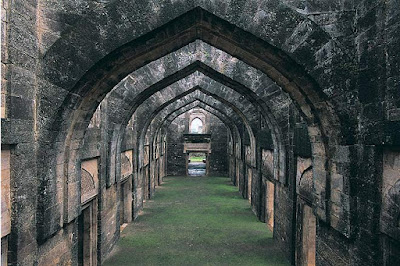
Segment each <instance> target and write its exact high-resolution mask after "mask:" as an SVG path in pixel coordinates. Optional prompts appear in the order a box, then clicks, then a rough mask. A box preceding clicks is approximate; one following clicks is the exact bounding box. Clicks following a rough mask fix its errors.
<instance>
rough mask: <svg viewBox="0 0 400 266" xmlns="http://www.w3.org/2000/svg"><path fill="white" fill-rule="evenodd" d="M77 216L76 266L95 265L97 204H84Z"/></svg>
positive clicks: (94, 202)
mask: <svg viewBox="0 0 400 266" xmlns="http://www.w3.org/2000/svg"><path fill="white" fill-rule="evenodd" d="M82 208H83V210H82V213H81V215H79V216H78V265H85V266H86V265H88V266H95V265H97V204H96V201H95V199H93V200H92V201H90V202H89V203H87V204H85V205H84V206H83V207H82Z"/></svg>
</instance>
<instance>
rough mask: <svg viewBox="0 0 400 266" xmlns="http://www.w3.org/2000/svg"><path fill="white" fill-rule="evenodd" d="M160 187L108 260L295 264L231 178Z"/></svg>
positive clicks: (179, 180) (109, 264) (169, 181)
mask: <svg viewBox="0 0 400 266" xmlns="http://www.w3.org/2000/svg"><path fill="white" fill-rule="evenodd" d="M157 190H158V193H157V195H156V196H155V197H154V199H152V200H148V201H146V202H145V203H144V211H143V213H141V214H140V215H139V217H138V218H137V220H136V221H134V222H133V223H131V224H129V225H128V226H127V227H126V228H125V229H124V230H123V232H122V233H121V236H120V240H119V241H118V242H117V244H116V247H115V248H114V250H113V251H112V252H111V254H110V256H109V257H108V258H107V259H106V260H105V262H104V264H103V265H105V266H114V265H115V266H117V265H121V266H123V265H252V266H253V265H254V266H255V265H267V266H272V265H290V263H289V262H288V261H287V259H286V258H285V256H284V254H283V253H282V252H281V250H280V249H279V248H278V247H277V246H276V245H275V243H274V241H273V237H272V232H271V231H270V230H269V229H268V228H267V226H266V224H265V223H261V222H260V221H259V220H258V219H257V218H256V217H255V216H254V215H253V214H252V211H251V208H250V205H249V203H248V201H246V200H244V199H243V198H242V197H241V196H240V195H239V193H238V192H237V190H236V189H235V187H234V186H232V184H231V182H230V180H229V178H228V177H167V178H165V179H164V183H163V184H162V187H158V188H157Z"/></svg>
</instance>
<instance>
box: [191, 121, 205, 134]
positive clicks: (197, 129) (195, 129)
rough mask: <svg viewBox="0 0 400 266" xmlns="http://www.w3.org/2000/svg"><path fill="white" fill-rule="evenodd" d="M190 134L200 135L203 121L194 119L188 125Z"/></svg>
mask: <svg viewBox="0 0 400 266" xmlns="http://www.w3.org/2000/svg"><path fill="white" fill-rule="evenodd" d="M190 133H192V134H201V133H203V121H201V119H200V118H195V119H193V120H192V123H191V124H190Z"/></svg>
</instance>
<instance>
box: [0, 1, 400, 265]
mask: <svg viewBox="0 0 400 266" xmlns="http://www.w3.org/2000/svg"><path fill="white" fill-rule="evenodd" d="M117 2H119V1H115V2H113V3H111V4H109V5H105V6H104V7H103V9H104V10H107V12H110V13H109V16H110V19H111V18H112V19H111V21H112V23H110V24H109V25H114V26H115V27H117V25H118V27H119V26H120V28H119V30H120V31H121V33H122V31H124V30H132V32H133V33H132V34H130V35H129V37H128V36H127V35H124V34H121V36H118V37H116V38H117V40H112V38H111V37H110V36H112V34H110V33H109V31H112V27H111V28H108V27H109V25H108V26H107V25H106V24H104V23H105V22H104V21H100V20H98V17H96V16H90V15H82V17H81V18H80V19H81V20H80V21H79V23H78V25H79V27H78V26H77V27H72V28H71V29H69V30H68V31H65V32H64V33H65V34H63V35H60V36H59V38H56V41H55V42H54V43H52V45H51V46H49V47H47V49H45V52H44V53H43V55H42V57H41V58H40V60H39V63H38V66H37V68H38V73H39V74H38V79H37V80H38V81H37V83H36V85H35V86H37V93H38V94H37V95H35V97H36V99H37V100H38V104H37V106H35V108H37V109H36V114H35V119H34V123H35V126H34V128H35V130H34V131H33V134H32V136H29V137H30V138H32V139H29V141H31V142H32V143H34V145H33V146H34V156H33V158H34V159H32V160H34V163H33V164H34V166H33V169H34V173H35V174H34V176H35V180H34V182H33V184H32V185H31V186H33V187H34V188H35V190H34V191H33V192H26V191H24V190H16V191H14V192H13V193H12V195H11V196H10V198H14V199H15V200H14V201H13V202H11V201H10V204H9V205H10V206H9V209H10V210H12V211H11V212H12V213H13V214H10V215H9V220H10V226H9V230H8V233H7V234H6V235H5V236H3V235H2V237H3V238H4V237H6V238H4V239H5V240H4V241H5V242H4V243H7V245H8V247H6V248H5V249H8V250H9V252H8V254H9V256H8V260H9V261H10V263H19V264H26V265H29V264H31V263H38V264H40V265H51V264H55V263H58V264H71V263H72V264H75V263H78V264H83V265H97V264H101V262H102V261H103V260H104V258H105V257H106V256H107V255H108V254H109V253H110V250H111V249H112V247H113V246H114V244H115V243H116V241H117V240H118V238H119V234H120V228H121V226H122V227H123V226H125V224H126V223H129V222H131V221H132V220H133V219H135V218H136V217H137V216H138V215H139V213H140V212H141V211H142V209H143V202H144V201H145V200H147V199H150V198H152V197H153V196H154V193H156V188H157V186H160V185H162V180H163V177H164V176H166V175H168V174H180V173H181V172H179V171H180V170H179V169H182V171H186V168H185V167H182V165H183V164H184V163H185V162H186V161H185V160H187V158H186V157H185V153H189V152H190V151H193V150H190V149H186V146H185V147H184V146H183V145H184V143H183V141H182V139H181V138H180V139H179V138H178V137H177V136H178V133H177V132H183V131H182V129H180V127H182V126H184V125H182V123H180V122H182V121H187V122H188V125H189V128H190V129H189V131H188V132H187V133H193V134H205V133H208V132H210V127H209V125H210V123H209V122H210V121H214V122H215V124H218V125H219V126H218V127H217V128H218V132H214V133H216V134H220V132H222V131H223V132H224V133H223V134H222V133H221V135H220V136H219V137H220V139H219V140H218V141H219V142H218V143H222V144H221V145H219V146H218V147H219V148H215V149H214V148H212V147H213V146H212V145H213V144H212V143H214V142H213V139H212V137H211V146H209V147H208V148H207V151H206V154H207V164H208V163H210V164H211V163H213V165H214V166H215V167H213V171H214V172H212V171H211V170H207V173H208V174H210V175H212V174H218V175H227V176H228V177H229V178H230V179H231V181H232V184H233V185H235V186H237V187H238V191H239V192H240V193H241V195H242V196H243V198H246V199H248V200H249V202H250V204H251V207H252V209H253V212H254V213H255V215H256V216H257V217H258V218H259V219H260V221H262V222H265V223H266V225H267V226H268V227H269V228H270V229H271V230H273V232H274V239H275V241H276V242H277V244H278V245H280V246H281V247H282V249H283V250H284V251H285V252H286V256H287V257H288V260H290V262H291V263H293V264H298V265H314V264H320V265H324V264H327V265H328V264H335V265H346V264H349V263H351V264H353V263H355V261H358V260H359V261H361V262H366V261H368V262H371V261H378V260H381V259H383V256H382V257H379V256H377V257H376V258H371V257H368V256H366V257H363V255H362V254H361V253H363V252H362V251H360V249H359V248H360V247H364V246H365V247H367V249H369V248H371V249H373V248H376V245H375V244H376V243H375V242H372V243H369V244H365V243H361V242H358V240H360V239H366V238H363V236H362V233H361V232H362V231H363V230H364V229H365V228H364V227H363V226H364V225H363V224H362V223H360V222H359V220H358V218H357V217H355V216H354V215H353V214H352V213H353V212H354V211H356V210H357V211H359V212H361V213H362V211H360V210H359V209H358V208H359V207H358V206H359V204H360V203H359V201H357V203H355V199H356V198H357V200H358V199H359V198H362V195H363V193H364V192H363V191H359V190H358V189H354V186H355V185H354V184H355V183H354V181H353V179H356V180H358V177H359V172H357V171H356V172H355V171H354V167H355V165H358V162H359V160H358V159H359V158H363V157H368V156H372V155H371V154H375V155H374V156H377V155H376V152H375V151H371V150H368V148H365V147H364V146H362V145H361V144H360V143H357V145H359V146H357V145H355V144H356V141H355V137H354V135H355V134H356V132H354V131H355V129H354V127H352V128H350V129H349V128H348V127H347V126H346V125H348V124H352V119H353V117H352V116H350V115H349V114H350V113H349V112H351V110H346V108H342V107H341V105H340V102H338V101H336V98H335V97H334V95H332V94H330V93H329V91H330V90H332V88H333V90H337V91H338V92H343V93H346V90H347V89H349V88H350V87H351V86H349V84H353V82H354V75H355V73H354V71H352V69H353V68H352V67H353V64H354V58H353V57H352V55H351V54H349V53H348V52H346V51H345V49H342V47H341V46H340V45H337V46H336V45H335V42H333V40H332V38H331V36H330V35H329V34H327V33H326V32H325V31H323V30H322V29H321V27H319V26H318V25H317V24H316V23H314V22H312V21H311V20H310V19H309V18H307V17H305V16H303V15H302V14H300V13H298V12H296V11H295V10H293V9H291V8H288V7H287V6H285V5H279V4H276V5H273V4H271V3H270V5H268V12H271V14H272V13H274V14H275V16H274V17H269V16H267V15H266V14H267V13H266V11H263V12H261V11H262V10H261V9H260V8H261V7H258V9H257V8H256V9H255V10H253V11H252V12H253V13H252V12H250V11H249V13H244V14H243V16H240V17H236V16H233V17H231V16H230V15H229V14H230V13H229V12H227V11H226V10H225V12H227V13H220V12H224V11H221V10H218V8H215V7H209V6H208V5H207V4H201V5H200V6H191V5H189V4H188V6H186V5H185V6H184V7H182V6H180V7H178V6H177V5H175V4H173V3H168V4H166V5H165V6H164V7H163V8H158V9H157V8H154V7H153V6H152V5H150V4H149V5H145V6H140V7H139V6H138V7H137V8H138V10H139V9H143V10H145V11H146V12H147V13H145V14H149V15H151V14H153V15H154V16H153V17H151V18H148V24H147V25H146V27H144V26H143V27H140V29H139V28H138V27H137V26H132V25H131V26H126V27H127V28H126V29H125V28H124V27H125V26H121V25H123V23H122V24H119V23H120V22H121V19H122V17H123V16H118V15H115V14H113V13H112V12H111V11H110V10H114V8H116V5H117V4H118V3H117ZM144 2H146V1H144ZM250 2H251V3H250ZM267 2H268V1H267ZM271 2H272V1H271ZM248 4H249V5H250V4H254V6H258V5H256V3H253V1H249V3H248ZM126 5H129V4H126ZM138 5H139V4H138ZM98 8H100V7H98ZM43 10H46V8H44V9H43ZM104 10H103V11H104ZM118 10H120V9H118ZM127 10H128V11H122V10H120V12H133V13H135V12H136V9H134V8H133V9H132V8H128V9H127ZM143 10H142V11H143ZM43 12H45V11H43ZM96 12H97V11H96V9H93V10H91V11H90V12H89V13H94V14H96ZM104 12H105V11H104ZM279 14H281V15H285V18H286V19H285V20H282V21H278V18H277V17H279V16H277V15H279ZM131 15H132V16H131V17H136V16H138V15H137V14H136V15H134V14H131ZM43 16H45V15H43ZM254 18H258V20H260V21H263V22H262V25H264V26H263V27H262V29H261V28H260V27H259V25H260V23H261V22H259V21H255V20H254ZM137 19H138V21H140V20H141V19H142V18H139V17H137ZM127 21H129V22H130V23H131V22H132V21H131V20H129V19H127ZM278 22H281V23H278ZM269 23H271V24H269ZM274 23H275V24H274ZM265 25H269V26H268V27H267V26H265ZM94 29H96V30H94ZM92 30H93V32H94V33H91V32H92ZM97 33H98V34H97ZM87 34H89V36H86V35H87ZM300 39H301V40H302V41H301V42H300ZM103 45H104V47H102V46H103ZM107 45H109V46H107ZM328 46H334V49H333V48H332V47H330V48H329V49H331V50H330V51H329V53H328V52H327V49H328V48H327V47H328ZM65 47H67V48H68V49H64V48H65ZM332 60H341V62H343V64H341V65H340V67H336V66H330V71H328V72H329V75H331V76H329V77H327V75H326V73H325V72H324V69H326V68H327V67H326V64H327V62H331V61H332ZM337 76H340V77H341V80H340V81H337V82H335V83H334V84H333V83H332V82H333V80H335V79H334V78H335V77H337ZM327 79H328V81H327ZM355 101H358V99H356V100H355ZM193 110H197V113H196V112H194V113H193ZM182 117H185V119H186V120H182ZM187 118H188V119H187ZM207 119H209V120H207ZM11 120H12V119H11ZM214 133H212V134H211V135H212V136H214V135H216V134H214ZM179 137H181V135H179ZM29 141H27V142H29ZM223 143H225V145H224V144H223ZM18 145H19V146H18ZM18 145H17V146H10V147H9V149H8V150H10V151H11V153H7V154H6V153H5V155H4V156H6V157H7V156H8V157H7V158H9V160H8V161H10V166H9V168H10V169H13V167H16V166H15V164H13V163H12V162H13V160H14V162H15V160H16V158H17V157H16V156H17V155H18V156H21V151H22V149H23V146H21V145H20V144H18ZM192 146H193V145H192ZM210 147H211V148H210ZM216 147H217V146H216ZM202 149H203V147H200V148H199V147H197V150H201V151H203V150H202ZM195 150H196V149H195ZM210 150H212V152H210ZM13 154H14V155H13ZM208 154H210V155H209V156H208ZM382 154H386V153H384V152H383V153H382ZM6 157H5V158H6ZM2 158H3V152H2ZM13 158H14V159H13ZM221 158H223V159H221ZM393 158H394V159H393V160H394V161H395V163H394V164H392V166H391V167H392V168H391V169H396V167H398V158H399V157H398V153H396V152H395V155H393ZM2 160H3V159H2ZM182 162H184V163H182ZM393 165H394V166H393ZM177 169H178V170H177ZM207 169H208V168H207ZM389 171H390V170H389ZM185 173H186V172H185ZM390 174H392V172H390ZM23 176H24V175H23V174H19V173H17V172H14V173H13V174H10V181H9V182H10V184H12V185H13V186H16V187H21V186H22V185H23V183H24V182H23ZM392 179H395V178H392ZM392 179H389V181H390V182H389V181H388V183H390V184H391V181H393V180H392ZM356 182H358V181H356ZM392 183H393V182H392ZM385 184H386V183H385ZM388 186H389V185H388ZM30 188H32V187H30ZM352 188H353V189H352ZM29 193H31V194H29ZM19 195H20V196H21V195H25V198H29V199H31V202H28V203H27V205H24V207H20V205H21V204H20V203H19V202H18V199H19V198H24V197H22V196H21V197H20V196H19ZM375 212H376V211H375ZM375 215H376V213H375ZM30 216H34V217H35V219H34V220H33V221H32V222H31V223H28V224H24V222H23V221H22V220H21V219H22V218H23V217H30ZM388 219H389V218H388ZM2 223H3V222H2ZM365 226H366V225H365ZM397 226H398V224H397ZM28 229H29V230H32V229H34V230H33V231H34V233H32V234H28V232H27V231H29V230H28ZM385 230H386V231H385V232H388V231H390V230H395V229H392V228H391V227H390V226H389V227H386V228H385ZM396 232H397V231H396ZM384 239H386V240H385V241H387V243H388V244H387V245H388V246H390V248H391V249H390V250H391V251H388V252H389V253H388V254H389V255H388V256H387V257H388V258H389V259H387V261H388V263H389V262H390V263H391V262H392V261H393V260H395V255H393V254H396V252H398V250H397V249H396V248H393V247H396V244H391V243H392V242H393V241H392V239H389V240H387V238H384ZM2 241H3V239H2ZM390 241H392V242H390ZM2 243H3V242H2ZM395 243H396V242H395ZM7 245H6V246H7ZM346 248H348V249H349V250H351V252H349V251H343V250H342V249H346ZM25 250H29V251H28V252H25ZM31 251H32V252H31ZM376 253H379V250H375V253H372V254H371V256H373V255H374V254H376ZM60 254H61V255H60ZM355 264H356V263H355Z"/></svg>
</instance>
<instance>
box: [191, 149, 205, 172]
mask: <svg viewBox="0 0 400 266" xmlns="http://www.w3.org/2000/svg"><path fill="white" fill-rule="evenodd" d="M207 165H208V162H207V154H206V153H205V152H190V153H189V155H188V162H187V173H188V175H189V176H206V175H207V172H208V171H207Z"/></svg>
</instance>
